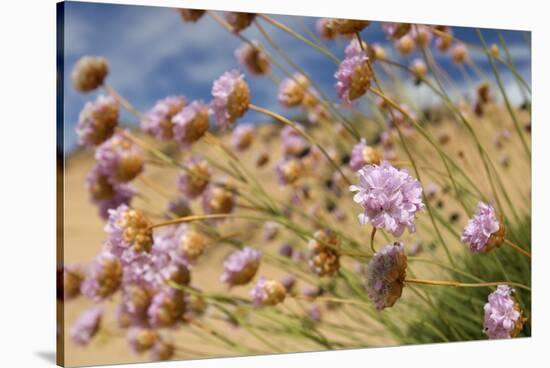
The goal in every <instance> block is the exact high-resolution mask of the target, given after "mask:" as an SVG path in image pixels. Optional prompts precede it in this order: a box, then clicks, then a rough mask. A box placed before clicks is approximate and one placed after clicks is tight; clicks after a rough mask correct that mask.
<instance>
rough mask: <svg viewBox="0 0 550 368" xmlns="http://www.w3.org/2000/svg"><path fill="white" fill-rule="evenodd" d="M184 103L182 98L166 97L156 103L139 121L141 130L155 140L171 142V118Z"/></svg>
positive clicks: (172, 125) (172, 134)
mask: <svg viewBox="0 0 550 368" xmlns="http://www.w3.org/2000/svg"><path fill="white" fill-rule="evenodd" d="M186 103H187V102H186V100H185V97H183V96H168V97H165V98H163V99H162V100H159V101H157V102H156V103H155V105H154V106H153V107H152V108H151V110H149V111H147V113H146V114H145V116H144V117H143V119H142V120H141V129H143V131H144V132H146V133H148V134H150V135H152V136H153V137H155V138H157V139H160V140H163V141H168V140H171V139H172V138H173V137H174V132H173V127H174V124H173V122H172V118H173V117H174V116H175V115H176V114H177V113H178V112H180V111H181V109H183V107H184V106H185V104H186Z"/></svg>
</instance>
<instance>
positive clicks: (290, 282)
mask: <svg viewBox="0 0 550 368" xmlns="http://www.w3.org/2000/svg"><path fill="white" fill-rule="evenodd" d="M281 284H283V286H284V287H285V289H286V292H287V293H290V292H291V291H292V289H294V286H295V285H296V277H294V276H292V275H286V276H285V277H284V278H283V279H282V280H281Z"/></svg>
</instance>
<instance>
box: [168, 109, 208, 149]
mask: <svg viewBox="0 0 550 368" xmlns="http://www.w3.org/2000/svg"><path fill="white" fill-rule="evenodd" d="M208 114H209V113H208V106H207V105H206V104H204V103H202V102H201V101H193V102H191V103H190V104H189V105H187V106H185V107H184V108H182V109H181V111H180V112H179V113H177V114H176V115H174V117H173V118H172V123H173V125H174V128H173V131H174V139H175V141H176V142H178V143H179V145H180V146H181V147H182V148H189V147H190V146H191V145H192V144H193V143H195V142H196V141H198V140H199V139H200V138H201V137H202V136H203V135H204V133H206V131H207V130H208Z"/></svg>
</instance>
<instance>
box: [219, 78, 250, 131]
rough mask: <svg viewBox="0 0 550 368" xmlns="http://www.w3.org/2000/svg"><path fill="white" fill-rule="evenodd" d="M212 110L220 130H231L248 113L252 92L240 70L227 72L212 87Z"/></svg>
mask: <svg viewBox="0 0 550 368" xmlns="http://www.w3.org/2000/svg"><path fill="white" fill-rule="evenodd" d="M212 96H213V100H212V102H211V107H212V110H213V111H214V115H215V116H216V120H217V122H218V125H219V127H220V128H222V129H224V128H229V127H231V126H232V125H233V124H234V123H235V121H236V120H237V119H238V118H240V117H241V116H243V115H244V114H245V113H246V112H247V111H248V105H249V103H250V90H249V88H248V85H247V84H246V82H245V80H244V75H242V74H241V73H240V72H239V71H238V70H235V69H234V70H231V71H228V72H225V73H224V74H223V75H222V76H221V77H220V78H218V79H217V80H216V81H214V84H213V86H212Z"/></svg>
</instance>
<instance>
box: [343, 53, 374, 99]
mask: <svg viewBox="0 0 550 368" xmlns="http://www.w3.org/2000/svg"><path fill="white" fill-rule="evenodd" d="M368 59H369V58H368V56H367V53H366V52H359V53H356V54H353V55H352V56H347V57H346V58H345V59H344V60H343V61H342V62H341V63H340V66H339V67H338V70H337V71H336V73H335V74H334V77H335V78H336V85H335V86H336V92H337V94H338V97H339V98H340V99H342V100H344V102H346V103H348V104H349V103H351V101H353V100H355V99H357V98H358V97H361V96H362V95H364V94H365V93H366V92H367V90H368V88H369V86H370V79H371V71H370V67H369V65H368Z"/></svg>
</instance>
